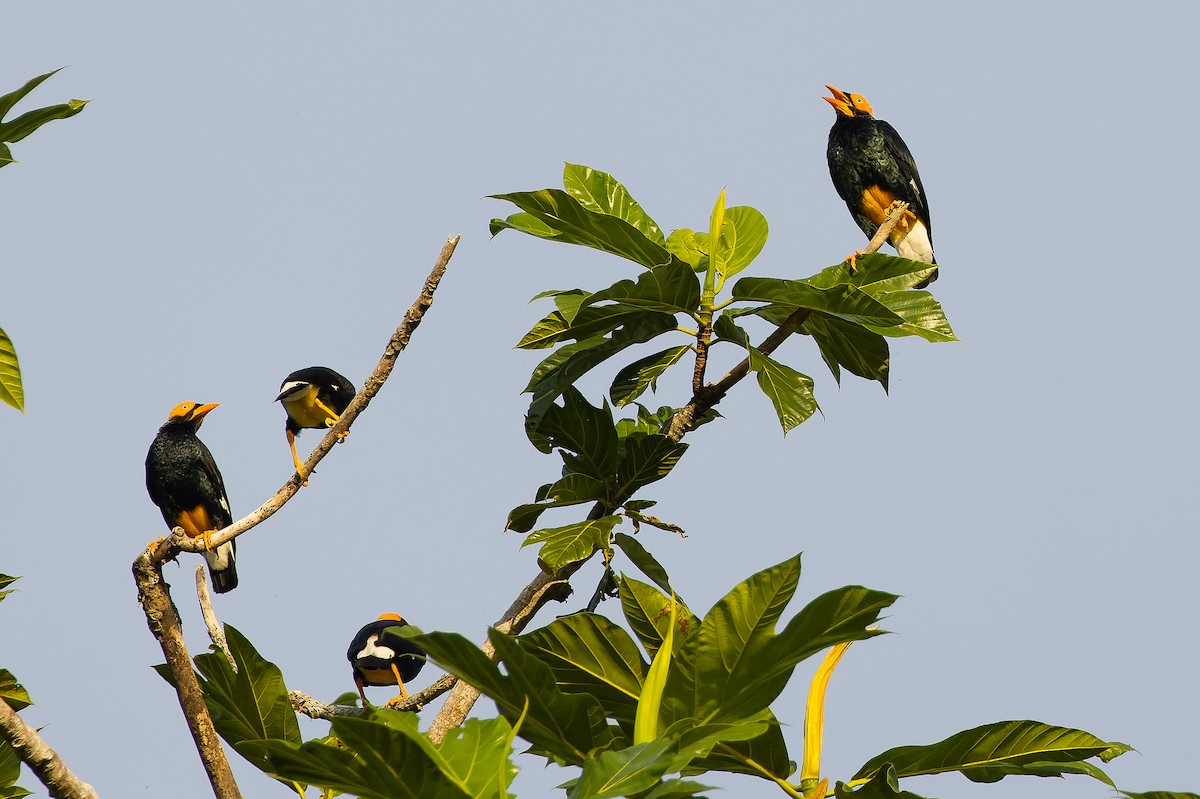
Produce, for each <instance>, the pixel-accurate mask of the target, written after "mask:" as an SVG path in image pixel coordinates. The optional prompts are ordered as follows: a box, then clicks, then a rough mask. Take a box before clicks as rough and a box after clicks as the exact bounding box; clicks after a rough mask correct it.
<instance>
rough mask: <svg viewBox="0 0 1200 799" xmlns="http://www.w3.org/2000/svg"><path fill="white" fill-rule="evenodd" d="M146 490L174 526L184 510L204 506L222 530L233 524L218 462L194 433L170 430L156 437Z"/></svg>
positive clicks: (147, 457)
mask: <svg viewBox="0 0 1200 799" xmlns="http://www.w3.org/2000/svg"><path fill="white" fill-rule="evenodd" d="M146 490H147V491H148V492H149V493H150V499H151V500H153V501H154V504H155V505H158V507H159V508H160V509H161V510H162V513H163V518H164V519H165V520H166V522H167V524H174V523H175V516H176V514H178V513H179V512H180V511H182V510H190V509H191V508H194V507H196V506H197V505H201V504H203V505H204V506H205V508H206V509H207V510H208V513H209V516H210V517H211V519H212V521H213V522H214V523H215V524H216V525H217V527H218V528H220V527H225V526H227V525H228V524H230V522H231V521H232V519H231V518H230V515H229V511H228V510H227V509H226V508H227V506H228V504H229V503H228V500H226V499H225V484H224V481H223V480H222V479H221V472H220V470H219V469H218V468H217V464H216V461H215V460H214V459H213V456H212V453H211V452H209V450H208V447H206V446H204V442H202V441H201V440H200V439H198V438H197V437H196V435H195V434H194V433H192V432H190V431H187V430H172V429H169V428H168V429H164V430H160V431H159V433H158V435H157V436H155V438H154V441H153V442H152V443H151V444H150V451H149V452H147V453H146Z"/></svg>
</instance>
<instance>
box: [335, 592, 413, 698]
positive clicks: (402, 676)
mask: <svg viewBox="0 0 1200 799" xmlns="http://www.w3.org/2000/svg"><path fill="white" fill-rule="evenodd" d="M406 624H408V622H406V621H405V620H404V619H403V618H401V617H400V616H399V615H398V614H395V613H385V614H383V615H382V616H380V617H379V619H378V620H377V621H373V622H371V623H370V624H368V625H367V626H366V627H363V628H362V629H361V630H359V631H358V635H356V636H354V640H353V641H351V642H350V648H349V649H347V650H346V659H347V660H349V661H350V668H351V669H353V671H354V685H355V687H357V688H358V695H359V696H361V697H362V701H363V707H367V706H368V705H369V703H368V702H367V695H366V694H365V693H363V686H364V685H398V686H400V695H399V696H397V697H396V698H394V699H391V700H389V701H388V703H387V704H389V705H394V704H396V703H398V702H402V701H404V700H405V699H407V698H408V690H407V689H405V687H404V681H405V680H412V679H413V678H414V677H416V676H417V675H418V674H420V673H421V669H422V667H424V665H425V650H424V649H422V648H421V647H419V646H417V645H416V644H414V643H413V642H412V641H409V640H408V639H407V638H402V637H400V636H399V635H396V634H395V633H393V632H389V631H388V628H389V627H403V626H404V625H406Z"/></svg>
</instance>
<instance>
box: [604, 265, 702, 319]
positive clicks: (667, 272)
mask: <svg viewBox="0 0 1200 799" xmlns="http://www.w3.org/2000/svg"><path fill="white" fill-rule="evenodd" d="M606 300H612V301H615V302H619V303H622V304H624V305H635V306H637V307H639V308H645V309H646V310H648V311H662V312H664V313H669V314H676V313H694V312H696V310H697V308H698V307H699V305H700V281H699V279H697V277H696V273H695V272H693V271H692V270H691V269H689V268H688V266H687V264H682V263H669V264H664V265H663V266H656V267H654V268H653V269H650V270H649V271H647V272H643V273H642V274H640V275H638V279H637V280H636V281H633V280H618V281H617V282H616V283H614V284H612V285H611V286H609V287H608V288H606V289H604V290H602V291H597V292H596V293H595V294H593V295H592V296H590V297H588V298H587V299H586V300H584V307H589V306H592V305H595V304H596V303H598V302H604V301H606Z"/></svg>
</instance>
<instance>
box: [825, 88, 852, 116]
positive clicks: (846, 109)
mask: <svg viewBox="0 0 1200 799" xmlns="http://www.w3.org/2000/svg"><path fill="white" fill-rule="evenodd" d="M825 88H826V89H829V91H830V92H831V93H832V94H833V97H822V98H821V99H822V100H824V101H825V102H827V103H829V104H830V105H831V106H833V110H834V111H837V112H838V113H839V114H842V115H844V116H848V117H852V116H854V110H853V109H852V108H851V104H850V98H849V97H848V96H847V95H846V93H845V92H843V91H842V90H841V89H838V88H836V87H834V86H830V85H829V84H828V83H826V84H825Z"/></svg>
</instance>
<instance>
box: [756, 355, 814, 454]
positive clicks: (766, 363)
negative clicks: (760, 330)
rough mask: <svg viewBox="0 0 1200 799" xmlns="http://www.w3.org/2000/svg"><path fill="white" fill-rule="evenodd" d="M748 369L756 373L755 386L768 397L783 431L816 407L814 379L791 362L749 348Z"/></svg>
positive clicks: (802, 419) (809, 414) (790, 427)
mask: <svg viewBox="0 0 1200 799" xmlns="http://www.w3.org/2000/svg"><path fill="white" fill-rule="evenodd" d="M750 370H751V371H753V372H755V373H756V374H757V377H758V387H759V388H760V389H762V392H763V393H764V394H766V395H767V398H768V399H769V400H771V405H773V406H774V407H775V415H776V416H777V417H779V424H780V426H781V427H782V428H783V433H784V435H787V433H788V431H789V430H792V429H793V428H795V427H798V426H799V425H801V424H803V423H804V422H805V421H807V420H808V419H809V417H811V416H812V415H813V414H814V413H816V411H817V407H818V406H817V398H816V397H815V396H813V380H812V378H811V377H809V376H808V375H805V374H801V373H800V372H797V371H796V370H795V369H793V368H792V367H790V366H786V365H784V364H782V363H780V362H779V361H776V360H773V359H772V358H770V357H768V356H766V355H763V354H762V352H761V351H760V350H759V349H758V348H757V347H751V348H750Z"/></svg>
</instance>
